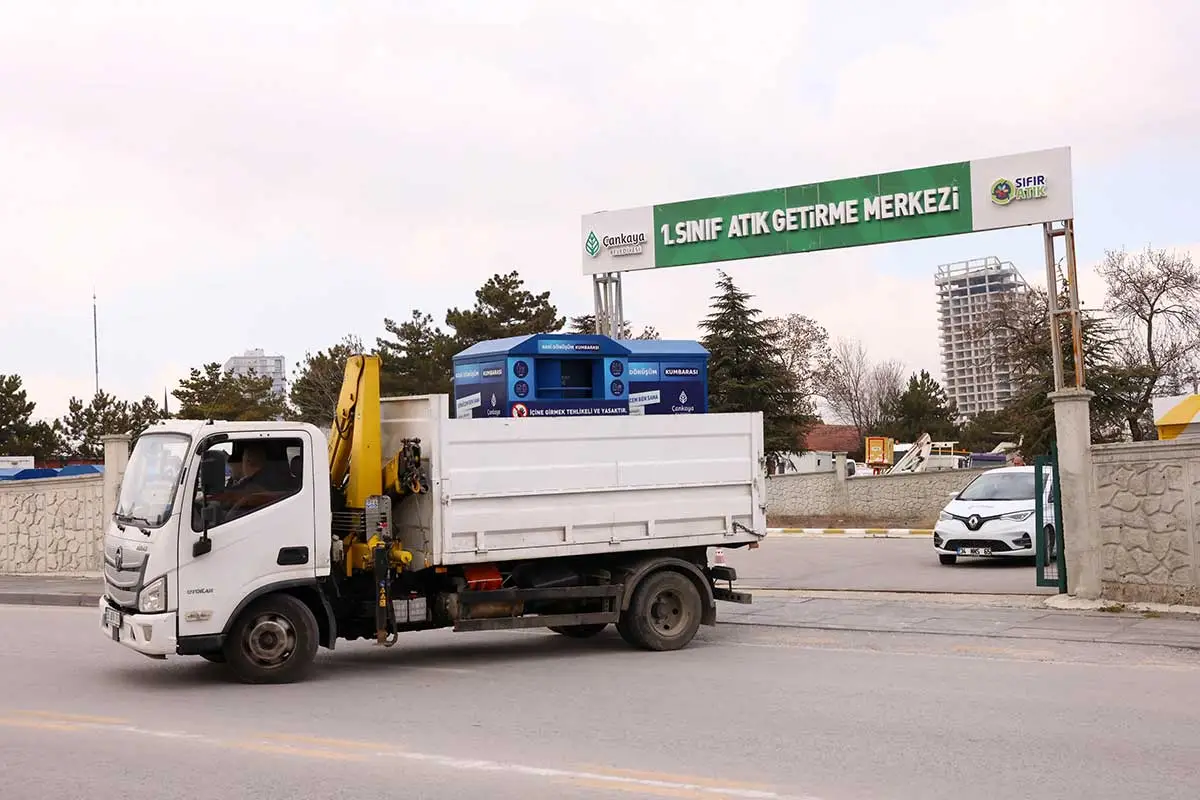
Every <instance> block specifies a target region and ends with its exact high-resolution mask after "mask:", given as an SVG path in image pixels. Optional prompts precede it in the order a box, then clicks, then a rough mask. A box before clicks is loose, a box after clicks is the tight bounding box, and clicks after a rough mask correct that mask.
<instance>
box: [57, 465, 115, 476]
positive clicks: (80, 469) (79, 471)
mask: <svg viewBox="0 0 1200 800" xmlns="http://www.w3.org/2000/svg"><path fill="white" fill-rule="evenodd" d="M102 472H104V467H102V466H100V465H98V464H69V465H68V466H65V467H63V468H62V469H60V470H59V471H58V477H60V478H67V477H70V476H72V475H99V474H101V473H102Z"/></svg>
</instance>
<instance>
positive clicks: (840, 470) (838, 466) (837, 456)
mask: <svg viewBox="0 0 1200 800" xmlns="http://www.w3.org/2000/svg"><path fill="white" fill-rule="evenodd" d="M833 471H834V473H835V474H836V475H837V478H838V480H839V481H844V480H846V454H845V453H834V454H833Z"/></svg>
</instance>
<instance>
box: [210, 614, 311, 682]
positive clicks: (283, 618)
mask: <svg viewBox="0 0 1200 800" xmlns="http://www.w3.org/2000/svg"><path fill="white" fill-rule="evenodd" d="M318 638H319V630H318V628H317V619H316V617H314V616H313V613H312V611H310V610H309V608H308V606H306V605H305V604H304V603H303V602H301V601H300V600H298V599H297V598H295V597H292V596H291V595H289V594H271V595H267V596H266V597H263V598H261V599H259V600H255V601H254V602H253V603H251V604H250V606H249V607H248V608H247V609H246V610H245V611H243V612H242V614H241V616H239V617H238V618H237V621H236V622H234V624H233V629H232V630H230V631H229V636H228V637H227V639H226V641H225V659H226V661H227V662H228V664H229V666H230V667H231V668H232V669H233V672H234V674H235V675H237V677H238V678H239V679H240V680H241V681H242V682H244V683H292V682H295V681H297V680H300V679H302V678H303V677H304V676H305V675H306V674H307V673H308V670H309V669H310V668H311V667H312V664H313V660H314V659H315V658H316V655H317V640H318Z"/></svg>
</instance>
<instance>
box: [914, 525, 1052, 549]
mask: <svg viewBox="0 0 1200 800" xmlns="http://www.w3.org/2000/svg"><path fill="white" fill-rule="evenodd" d="M1033 527H1034V526H1033V522H1032V520H1026V521H1024V522H1014V521H1008V520H999V519H997V520H989V521H988V522H986V523H984V524H983V526H982V527H980V529H979V530H977V531H973V530H970V529H968V528H967V526H966V525H964V524H963V523H962V522H959V521H958V520H950V521H939V522H938V523H937V525H935V526H934V529H933V549H934V550H935V551H936V552H937V553H939V554H944V555H989V556H1010V557H1013V556H1015V557H1017V558H1028V557H1029V556H1032V555H1034V552H1035V551H1034V544H1033V538H1032V537H1033ZM980 549H983V550H986V551H989V552H986V553H980V552H977V551H978V550H980ZM960 551H975V552H960Z"/></svg>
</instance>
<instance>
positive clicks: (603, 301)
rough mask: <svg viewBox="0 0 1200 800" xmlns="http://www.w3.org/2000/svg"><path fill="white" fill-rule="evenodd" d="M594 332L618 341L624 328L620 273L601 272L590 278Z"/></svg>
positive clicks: (623, 305)
mask: <svg viewBox="0 0 1200 800" xmlns="http://www.w3.org/2000/svg"><path fill="white" fill-rule="evenodd" d="M592 295H593V299H594V316H595V323H594V326H595V332H596V333H598V334H600V335H602V336H607V337H609V338H610V339H620V338H621V329H622V328H623V327H625V325H624V323H625V304H624V299H623V298H622V296H621V273H620V272H603V273H599V274H597V275H594V276H592Z"/></svg>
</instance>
